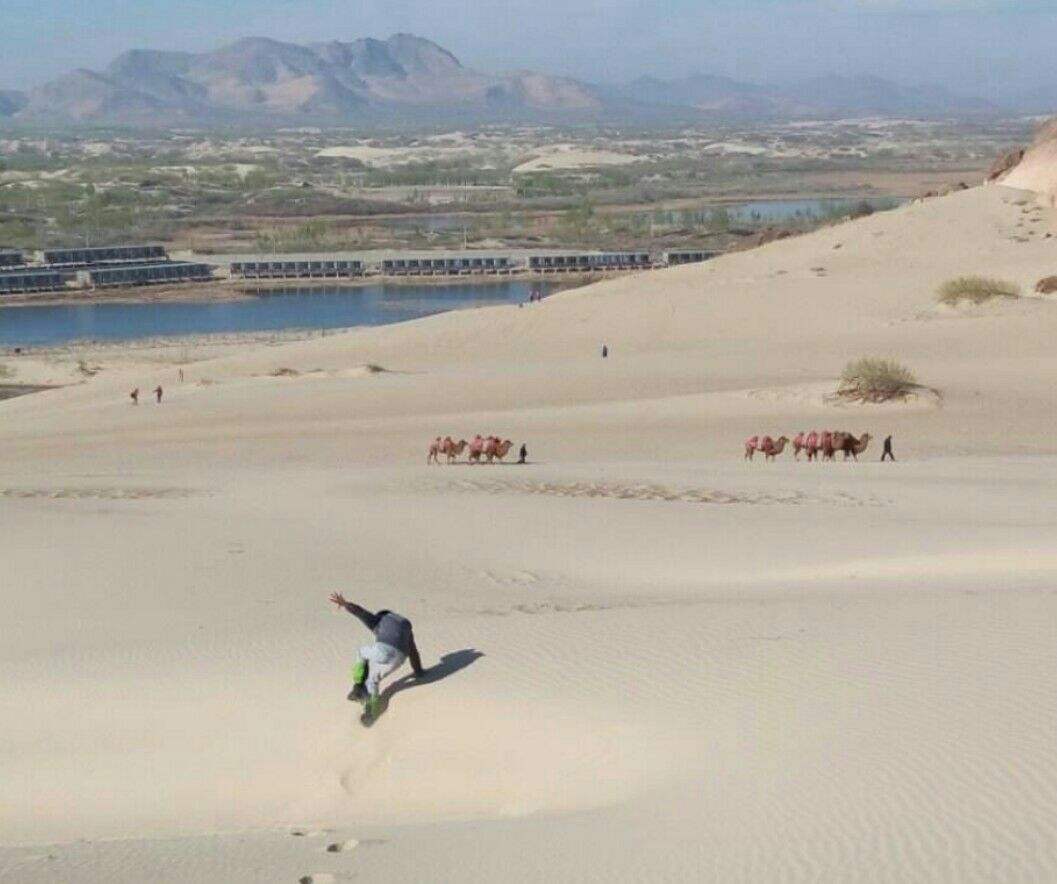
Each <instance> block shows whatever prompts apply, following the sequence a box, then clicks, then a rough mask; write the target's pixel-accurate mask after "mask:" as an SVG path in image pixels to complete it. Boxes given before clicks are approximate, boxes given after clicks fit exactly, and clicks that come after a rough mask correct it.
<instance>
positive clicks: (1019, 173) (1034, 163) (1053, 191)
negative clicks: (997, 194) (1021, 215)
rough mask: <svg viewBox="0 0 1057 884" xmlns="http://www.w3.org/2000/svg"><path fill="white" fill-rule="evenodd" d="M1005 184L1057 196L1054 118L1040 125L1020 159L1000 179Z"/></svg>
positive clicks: (1051, 198) (1056, 127)
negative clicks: (1032, 140)
mask: <svg viewBox="0 0 1057 884" xmlns="http://www.w3.org/2000/svg"><path fill="white" fill-rule="evenodd" d="M1001 180H1002V183H1003V184H1005V185H1006V186H1007V187H1018V188H1020V189H1022V190H1030V191H1033V192H1034V193H1037V194H1039V195H1040V196H1042V197H1043V198H1045V199H1047V200H1048V201H1049V203H1050V205H1053V204H1054V201H1055V200H1057V120H1050V121H1049V122H1048V123H1046V124H1045V125H1044V126H1042V127H1041V128H1040V129H1039V131H1038V133H1037V134H1036V136H1035V140H1034V142H1033V143H1032V144H1031V146H1030V147H1029V148H1028V150H1027V151H1026V152H1025V153H1024V157H1023V159H1021V160H1020V162H1019V163H1018V164H1017V165H1016V166H1015V167H1014V168H1012V169H1011V170H1010V171H1009V173H1008V174H1007V175H1005V176H1004V177H1003V178H1002V179H1001Z"/></svg>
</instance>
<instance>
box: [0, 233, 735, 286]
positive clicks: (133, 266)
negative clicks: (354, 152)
mask: <svg viewBox="0 0 1057 884" xmlns="http://www.w3.org/2000/svg"><path fill="white" fill-rule="evenodd" d="M714 254H715V253H713V252H706V251H701V250H698V251H693V250H669V251H666V252H664V253H662V254H661V255H660V256H658V257H656V258H655V257H654V256H653V255H652V254H651V253H649V252H577V253H568V254H538V255H531V254H530V255H523V256H520V257H512V256H510V255H473V256H462V257H443V258H439V257H421V256H420V257H393V258H385V259H383V260H381V261H378V262H375V263H372V264H368V263H366V262H364V261H360V260H353V259H347V260H345V259H337V258H335V259H326V258H319V259H318V260H284V259H279V258H277V259H274V260H273V259H268V260H258V261H232V262H231V263H230V264H229V267H228V270H229V272H230V274H231V276H232V277H235V278H238V279H352V278H357V277H363V276H367V275H372V276H386V277H390V276H469V275H482V274H491V275H509V274H512V273H523V272H529V273H543V274H547V273H592V272H610V271H626V270H647V269H650V268H652V267H668V266H674V265H677V264H688V263H692V262H696V261H705V260H708V259H709V258H711V257H712V256H713V255H714ZM214 269H215V267H214V266H213V265H211V264H207V263H202V262H191V261H173V260H172V259H170V257H169V255H168V253H167V252H166V251H165V249H164V248H163V247H162V246H156V245H128V246H103V247H93V248H81V249H43V250H41V251H39V252H36V253H35V255H34V258H33V260H27V258H26V255H25V253H23V252H21V251H18V250H14V249H8V250H3V251H0V295H3V294H20V293H25V292H46V291H62V290H64V289H67V288H82V289H84V288H113V287H115V286H141V285H156V284H161V283H179V282H204V281H207V280H210V279H212V278H213V271H214Z"/></svg>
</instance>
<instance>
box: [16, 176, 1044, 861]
mask: <svg viewBox="0 0 1057 884" xmlns="http://www.w3.org/2000/svg"><path fill="white" fill-rule="evenodd" d="M1033 199H1034V197H1032V195H1030V194H1024V193H1023V192H1020V191H1014V190H1010V189H1008V188H1003V187H1000V186H995V187H987V188H979V189H975V190H971V191H966V192H964V193H958V194H953V195H951V196H949V197H944V198H941V199H935V200H928V201H925V202H922V203H917V204H912V205H908V206H906V207H903V208H901V209H898V210H895V211H892V212H885V213H878V214H876V215H874V216H872V217H870V218H865V219H861V220H859V221H855V222H852V223H849V224H844V225H840V226H837V227H832V228H826V229H823V230H820V231H818V232H816V233H813V234H810V235H808V236H804V237H799V238H796V239H793V240H787V241H782V242H778V243H774V244H771V245H769V246H766V247H763V248H761V249H758V250H755V251H753V252H746V253H742V254H736V255H730V256H726V257H723V258H721V259H717V260H715V261H711V262H708V263H707V264H703V265H699V266H694V267H682V268H674V269H671V270H665V271H657V272H653V273H649V274H638V275H634V276H630V277H627V278H622V279H619V280H611V281H607V282H604V283H600V284H597V285H593V286H589V287H587V288H585V289H581V290H577V291H569V292H565V293H562V294H560V295H555V296H553V297H550V298H547V299H545V301H544V302H542V303H541V304H534V305H532V306H530V307H525V308H522V309H518V308H516V307H513V308H511V307H494V308H483V309H479V310H473V311H464V312H459V313H451V314H444V315H440V316H434V317H430V318H428V319H424V320H419V321H415V322H410V323H405V324H401V325H396V326H390V327H385V328H372V329H359V330H354V331H350V332H348V333H343V334H335V335H330V336H328V337H326V338H323V339H319V338H317V339H311V340H299V341H291V342H288V343H283V344H279V345H274V346H271V345H265V344H260V345H253V344H249V345H246V346H244V347H235V348H230V349H229V348H225V349H224V350H223V351H222V352H221V351H218V350H217V349H216V348H215V346H213V345H203V347H202V348H201V349H197V348H196V347H195V345H194V344H193V343H190V344H187V345H186V347H183V346H181V350H180V352H179V353H178V354H176V353H174V352H170V353H169V354H168V355H167V356H165V357H160V358H154V356H156V355H157V354H153V351H151V354H152V355H148V353H145V352H144V351H142V350H138V351H136V352H132V351H131V350H130V353H129V354H128V355H127V356H123V355H122V354H121V353H120V352H114V351H113V350H111V351H110V352H109V354H108V355H107V359H106V362H105V366H104V370H102V371H100V372H99V373H97V374H95V375H94V376H92V377H90V378H85V379H84V380H83V382H79V383H76V384H75V385H71V386H68V387H64V388H62V389H56V390H52V391H48V392H44V393H40V394H34V395H31V396H25V397H21V398H18V399H12V400H7V401H4V402H3V403H0V451H3V453H4V462H3V465H2V466H0V525H2V526H3V530H2V531H0V554H2V556H3V561H4V576H3V579H2V582H0V593H2V598H3V601H4V605H5V611H6V612H7V615H6V616H7V617H8V622H10V623H11V624H13V627H14V628H13V629H11V630H10V631H9V632H7V633H5V640H4V642H3V643H2V644H0V666H2V668H3V671H4V679H3V680H2V683H0V719H2V720H3V721H4V722H5V726H4V728H2V729H0V832H2V833H3V835H2V838H0V879H4V880H13V881H20V882H24V881H29V882H33V881H51V880H56V879H58V880H63V881H98V880H158V881H213V880H226V881H235V882H238V881H247V882H249V881H261V880H275V881H296V880H312V881H325V880H333V881H343V880H352V879H357V878H358V879H363V878H385V879H386V880H394V881H404V880H406V881H412V880H422V879H423V878H424V877H428V878H430V879H431V880H453V881H454V880H459V881H493V880H498V879H503V880H515V881H517V880H540V879H542V878H549V879H555V880H589V879H591V880H603V879H604V880H614V881H623V880H647V879H657V878H670V879H673V880H675V879H679V880H702V879H704V880H723V881H731V880H788V881H809V880H811V881H814V880H876V881H897V880H899V881H901V880H930V881H931V880H946V881H958V882H964V881H981V882H983V881H994V880H1023V881H1028V880H1047V879H1049V878H1052V877H1053V876H1054V875H1055V874H1057V846H1055V845H1057V831H1055V829H1054V823H1053V820H1054V819H1057V813H1054V811H1055V809H1057V753H1055V752H1054V750H1053V746H1052V742H1053V741H1052V734H1053V731H1054V728H1055V725H1057V704H1055V702H1054V698H1053V691H1052V684H1051V681H1052V679H1051V677H1050V673H1052V672H1053V671H1055V664H1057V656H1055V655H1057V651H1055V646H1054V643H1053V641H1052V629H1051V628H1050V624H1051V623H1052V622H1053V618H1054V615H1055V613H1057V594H1055V592H1054V590H1053V579H1054V575H1055V574H1057V555H1055V554H1054V550H1055V549H1057V520H1055V517H1054V511H1053V505H1052V494H1051V493H1050V488H1052V486H1053V484H1054V482H1057V458H1055V455H1057V446H1055V445H1054V441H1053V440H1054V439H1057V436H1055V435H1054V433H1053V429H1054V421H1053V417H1052V384H1051V382H1050V378H1051V376H1052V374H1053V371H1054V370H1055V369H1057V358H1055V357H1054V355H1053V347H1052V341H1053V338H1054V335H1055V333H1057V304H1054V303H1053V302H1052V300H1050V299H1044V298H1040V299H1034V298H1033V299H1022V300H1021V301H1018V302H1014V303H1010V304H1008V305H999V306H992V307H988V308H985V309H980V310H964V311H959V312H957V313H951V314H943V313H939V312H937V311H936V310H935V308H934V289H935V287H936V286H937V285H938V284H939V283H940V282H942V281H943V280H945V279H947V278H950V277H952V276H955V275H962V274H965V273H973V272H987V273H988V274H989V275H995V276H1000V277H1004V278H1009V279H1011V280H1014V281H1016V282H1017V283H1019V284H1020V285H1021V286H1022V287H1023V288H1024V289H1025V290H1027V289H1029V288H1030V286H1031V285H1032V284H1033V283H1034V280H1035V279H1037V278H1039V277H1041V276H1044V275H1050V274H1052V272H1053V267H1052V243H1051V242H1050V241H1049V240H1046V239H1045V232H1046V231H1047V230H1048V229H1049V228H1050V227H1051V226H1052V225H1053V223H1054V218H1053V217H1052V210H1051V209H1049V208H1047V207H1045V206H1040V207H1039V211H1038V212H1034V211H1032V212H1030V213H1029V215H1024V213H1023V209H1025V208H1028V207H1030V206H1033V205H1035V203H1033V202H1032V200H1033ZM1029 216H1030V217H1036V216H1037V218H1038V222H1037V223H1034V224H1029V223H1028V222H1026V221H1025V220H1024V219H1025V218H1027V217H1029ZM837 245H840V248H835V246H837ZM820 267H821V268H824V270H825V272H824V273H819V272H818V271H817V269H816V268H820ZM603 341H604V342H606V343H608V345H609V348H610V355H609V358H608V359H607V360H604V361H603V360H602V359H601V358H600V357H599V349H600V346H601V343H602V342H603ZM864 355H880V356H886V357H892V358H896V359H898V360H899V361H901V362H905V363H906V364H907V365H909V366H910V367H911V368H912V369H913V370H914V371H915V373H916V374H917V375H918V377H919V380H920V381H921V383H922V384H924V385H926V386H927V387H929V388H934V389H935V390H936V391H938V393H937V395H936V396H935V398H932V397H930V396H923V397H922V398H921V399H919V400H918V401H916V402H908V403H902V404H899V405H891V406H883V407H873V406H841V405H839V404H837V403H834V402H831V401H829V400H828V399H827V396H828V393H827V391H829V390H832V389H834V388H835V385H836V383H837V379H838V377H839V374H840V371H841V369H842V367H843V365H844V363H845V362H846V361H848V360H849V359H852V358H856V357H859V356H864ZM69 358H70V359H76V358H77V356H76V354H73V353H71V354H70V357H69ZM369 365H373V366H381V367H384V369H386V370H385V371H381V372H375V371H370V370H366V369H365V368H364V366H369ZM53 368H54V367H48V368H47V370H49V371H50V370H52V369H53ZM181 369H182V370H183V372H184V374H185V379H184V381H183V382H182V383H181V382H180V381H179V377H178V371H179V370H181ZM54 370H55V371H56V372H59V371H60V370H65V369H62V367H61V366H60V367H59V368H56V369H54ZM280 370H283V371H280ZM78 380H80V379H78ZM159 382H160V383H163V384H164V385H165V388H166V396H165V399H164V401H163V403H162V404H161V405H155V404H154V403H153V402H147V401H144V402H142V403H141V404H140V405H139V406H133V405H131V403H130V402H129V400H128V391H129V390H130V389H131V388H132V387H133V386H140V387H141V388H142V389H151V387H153V385H154V384H156V383H159ZM827 427H829V428H834V429H843V428H847V429H849V430H853V431H855V432H863V431H869V432H871V434H872V435H873V436H874V437H875V439H879V438H883V436H884V435H887V434H888V433H892V434H893V436H894V439H895V443H896V454H897V457H899V459H900V460H899V462H898V463H897V464H895V465H893V464H880V463H878V462H877V458H878V456H879V452H878V451H877V450H875V449H874V448H871V449H868V452H867V454H866V455H864V456H863V458H862V459H861V462H860V463H853V462H849V463H844V462H841V461H838V462H836V463H821V464H816V463H813V464H807V463H804V462H799V463H797V462H795V461H793V460H792V458H791V456H790V455H788V454H787V455H785V456H784V457H783V458H782V459H781V460H779V461H778V462H776V463H762V462H753V463H745V462H743V461H742V460H741V452H742V445H743V442H744V439H745V438H747V437H748V436H749V435H752V434H755V433H771V434H772V435H777V434H779V433H783V432H784V433H786V434H788V435H792V434H793V433H795V432H798V431H801V430H809V429H813V428H816V429H817V428H827ZM475 432H481V433H490V432H494V433H496V434H499V435H501V436H502V437H503V438H510V439H512V440H514V442H515V446H517V445H518V444H520V442H521V441H526V442H527V444H528V448H529V459H530V463H529V464H528V465H525V466H516V465H513V464H507V465H504V466H498V465H497V466H484V465H482V466H466V465H459V466H456V467H447V466H438V467H433V466H427V465H426V463H425V459H426V449H427V445H428V443H429V441H430V440H431V439H433V438H434V437H435V436H436V435H438V434H448V433H450V434H453V435H455V436H456V437H457V438H458V437H459V436H462V437H466V438H469V437H470V436H472V434H473V433H475ZM335 589H341V590H342V591H345V592H346V594H347V595H349V596H350V597H354V598H356V599H357V600H358V601H361V602H362V603H363V604H365V605H368V606H371V607H374V608H378V607H383V606H384V607H389V608H392V609H394V610H399V611H403V612H405V613H407V614H408V615H409V616H410V617H411V618H412V619H413V620H414V622H415V625H416V634H417V635H418V636H419V642H420V644H421V646H422V649H423V654H424V656H425V657H426V662H427V663H436V664H437V666H438V669H437V670H436V674H435V675H434V677H433V678H431V679H428V680H427V681H426V683H423V684H417V685H416V684H415V683H414V682H411V681H410V680H403V679H401V677H400V676H399V675H398V676H397V678H396V679H394V681H393V683H392V684H391V692H390V694H389V697H388V701H389V702H388V709H387V710H386V712H385V713H384V715H383V716H382V718H381V719H380V720H379V722H378V723H377V724H376V725H375V726H374V728H372V729H370V730H363V729H362V728H361V727H360V725H359V724H358V722H357V720H356V713H357V712H358V710H357V709H356V708H355V707H354V706H353V705H352V704H349V703H347V702H346V701H345V699H344V695H345V692H346V691H347V690H348V679H349V675H348V673H349V666H350V664H351V660H352V658H353V655H354V653H355V649H356V648H357V647H358V645H359V644H362V643H363V642H364V641H365V640H366V638H367V636H366V633H365V632H364V631H363V629H362V628H361V627H360V626H359V625H358V624H357V623H356V622H355V621H354V620H353V619H352V618H351V617H349V616H348V615H346V614H343V613H341V612H339V611H336V610H333V609H332V608H331V607H329V606H328V605H327V603H326V595H327V593H329V592H331V591H333V590H335ZM334 845H337V846H338V848H339V849H335V850H331V849H330V847H332V846H334Z"/></svg>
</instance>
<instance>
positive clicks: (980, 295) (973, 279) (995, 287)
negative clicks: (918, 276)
mask: <svg viewBox="0 0 1057 884" xmlns="http://www.w3.org/2000/svg"><path fill="white" fill-rule="evenodd" d="M937 297H938V298H939V302H940V303H941V304H957V303H958V302H959V301H971V302H972V303H974V304H983V303H984V302H985V301H990V300H991V299H992V298H1019V297H1020V287H1019V286H1018V285H1017V284H1016V283H1013V282H1006V281H1005V280H1003V279H992V278H990V277H987V276H959V277H958V278H957V279H949V280H947V281H946V282H945V283H944V284H943V285H941V286H940V287H939V291H938V293H937Z"/></svg>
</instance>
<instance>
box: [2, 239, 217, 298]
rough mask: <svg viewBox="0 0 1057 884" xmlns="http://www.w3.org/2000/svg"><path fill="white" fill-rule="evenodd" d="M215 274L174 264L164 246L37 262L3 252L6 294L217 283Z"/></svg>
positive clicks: (46, 255) (40, 255)
mask: <svg viewBox="0 0 1057 884" xmlns="http://www.w3.org/2000/svg"><path fill="white" fill-rule="evenodd" d="M213 270H214V268H213V266H212V265H211V264H204V263H196V262H191V261H173V260H172V259H171V258H170V257H169V254H168V252H166V250H165V248H164V246H159V245H123V246H95V247H85V248H73V249H41V250H40V251H37V252H35V253H34V254H33V256H32V258H30V257H27V255H26V253H25V252H22V251H19V250H17V249H5V250H2V251H0V295H10V294H23V293H28V292H61V291H64V290H66V289H69V288H76V289H96V288H114V287H117V286H142V285H158V284H162V283H180V282H203V281H206V280H210V279H212V278H213Z"/></svg>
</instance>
